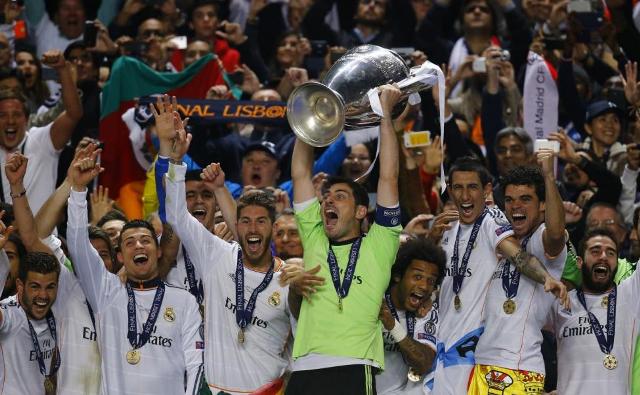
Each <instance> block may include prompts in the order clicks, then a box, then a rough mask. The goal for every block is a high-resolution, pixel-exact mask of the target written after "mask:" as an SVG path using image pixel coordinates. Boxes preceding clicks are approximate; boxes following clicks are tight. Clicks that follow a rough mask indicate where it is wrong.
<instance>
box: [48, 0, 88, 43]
mask: <svg viewBox="0 0 640 395" xmlns="http://www.w3.org/2000/svg"><path fill="white" fill-rule="evenodd" d="M53 19H54V22H55V23H56V25H58V29H60V33H62V35H63V36H65V37H67V38H70V39H76V38H78V37H80V35H81V34H82V33H84V22H85V20H86V17H85V13H84V6H83V5H82V0H60V3H59V5H58V11H57V12H56V14H55V16H54V18H53Z"/></svg>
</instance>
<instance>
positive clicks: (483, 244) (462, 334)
mask: <svg viewBox="0 0 640 395" xmlns="http://www.w3.org/2000/svg"><path fill="white" fill-rule="evenodd" d="M448 188H449V195H450V197H451V199H452V200H453V201H454V203H455V204H456V207H457V210H458V212H457V213H455V212H445V213H444V214H443V215H442V217H444V218H456V217H457V218H458V219H459V220H458V221H455V222H454V221H451V222H450V223H449V225H448V226H449V227H450V229H448V230H446V231H445V232H444V234H443V235H442V241H441V246H442V247H443V249H444V250H445V252H446V253H447V270H446V274H445V278H444V280H443V282H442V287H441V291H440V299H439V302H440V303H439V306H438V307H439V318H440V322H439V326H438V334H437V336H436V337H437V340H438V355H437V365H436V370H435V373H434V387H433V391H432V393H433V394H435V395H442V394H452V395H460V394H465V393H466V392H467V386H468V382H469V378H470V373H471V371H472V369H473V366H474V365H475V358H474V351H475V348H476V344H477V343H478V340H479V339H480V336H481V335H482V332H483V329H484V328H483V325H482V314H483V309H484V302H485V296H486V293H487V289H488V287H489V282H490V281H491V277H492V276H493V273H494V271H495V270H496V266H497V265H498V257H497V253H500V254H502V255H503V256H506V257H508V258H511V260H512V262H514V263H515V266H516V267H517V268H518V270H519V271H520V272H522V273H523V274H524V275H526V276H528V277H530V278H532V279H534V280H535V281H536V282H539V283H544V285H545V290H547V291H552V292H553V293H554V294H556V296H558V297H560V298H562V300H563V301H565V302H566V294H567V291H566V288H565V286H564V285H563V284H562V283H561V282H560V281H558V280H556V279H555V278H553V277H552V276H551V275H549V273H547V271H546V270H544V266H543V265H542V264H541V263H540V261H539V260H538V259H537V258H535V257H533V256H531V255H530V254H529V253H527V252H526V251H523V250H522V249H521V248H520V245H519V244H518V242H517V241H516V240H515V238H514V237H513V230H512V228H511V225H510V224H509V221H508V220H507V219H506V218H505V216H504V214H502V212H501V211H500V210H498V209H497V208H487V207H486V205H485V199H486V198H487V197H488V195H489V194H490V193H491V188H492V187H491V182H490V175H489V172H488V171H487V169H485V168H484V167H483V166H482V164H480V163H479V162H478V161H476V160H475V159H472V158H460V159H458V160H457V161H456V162H455V163H454V164H453V165H452V166H451V168H450V170H449V186H448ZM434 226H441V225H440V224H439V223H437V224H434Z"/></svg>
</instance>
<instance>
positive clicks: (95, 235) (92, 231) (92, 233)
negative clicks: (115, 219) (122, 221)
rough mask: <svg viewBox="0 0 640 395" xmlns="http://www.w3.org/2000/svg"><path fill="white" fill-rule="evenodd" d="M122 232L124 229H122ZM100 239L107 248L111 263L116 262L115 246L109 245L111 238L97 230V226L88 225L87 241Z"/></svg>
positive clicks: (102, 231)
mask: <svg viewBox="0 0 640 395" xmlns="http://www.w3.org/2000/svg"><path fill="white" fill-rule="evenodd" d="M123 230H124V229H123ZM96 239H100V240H102V241H104V242H105V243H107V248H108V249H109V255H110V256H111V260H112V261H114V262H115V261H116V250H115V246H114V245H113V244H111V238H110V237H109V235H108V234H107V232H105V231H104V230H102V228H98V227H97V226H93V225H89V240H96Z"/></svg>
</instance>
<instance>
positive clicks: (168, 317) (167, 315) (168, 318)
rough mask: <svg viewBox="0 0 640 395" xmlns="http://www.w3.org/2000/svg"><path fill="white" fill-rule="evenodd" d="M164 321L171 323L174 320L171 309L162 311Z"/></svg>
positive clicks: (174, 316)
mask: <svg viewBox="0 0 640 395" xmlns="http://www.w3.org/2000/svg"><path fill="white" fill-rule="evenodd" d="M164 319H165V321H168V322H173V321H175V320H176V313H175V311H173V307H167V308H166V309H164Z"/></svg>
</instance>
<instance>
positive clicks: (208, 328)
mask: <svg viewBox="0 0 640 395" xmlns="http://www.w3.org/2000/svg"><path fill="white" fill-rule="evenodd" d="M185 170H186V167H185V166H175V165H170V167H169V172H168V173H167V177H166V187H167V201H166V210H167V220H168V222H169V223H170V224H171V226H172V227H173V229H174V230H175V232H176V233H177V234H178V237H180V240H181V241H182V243H183V244H184V245H185V246H186V248H187V252H188V254H189V256H190V257H191V260H192V261H193V263H194V265H195V266H196V268H197V270H198V272H199V273H203V275H202V281H203V284H204V293H205V344H206V348H205V370H206V377H207V381H208V383H209V386H210V387H211V388H212V391H213V392H214V393H217V391H224V392H227V393H231V394H236V393H238V394H246V393H248V392H252V391H255V390H256V389H257V388H259V387H261V386H264V385H266V384H268V383H271V382H273V381H274V380H277V379H278V378H280V377H281V376H282V375H283V373H284V372H285V370H286V368H287V366H288V364H289V357H288V355H289V354H290V350H288V349H287V339H288V338H289V334H290V331H291V326H290V323H289V308H288V302H287V297H288V287H281V286H280V285H279V277H280V272H279V271H276V272H275V273H274V275H273V278H272V280H271V282H270V283H269V285H268V286H267V288H266V289H265V290H264V291H262V292H261V293H260V294H259V295H258V297H257V300H256V307H255V310H254V312H253V318H252V320H251V323H250V324H249V325H248V326H247V327H246V328H245V332H244V337H245V341H244V343H242V344H240V343H239V342H238V340H237V339H238V331H239V327H238V324H237V323H236V315H235V311H236V300H235V294H236V292H235V283H236V279H235V276H236V266H237V259H238V253H239V251H240V247H239V245H238V244H237V243H231V244H230V243H227V242H226V241H224V240H222V239H220V238H218V237H217V236H215V235H213V234H212V233H211V232H209V230H207V229H206V228H205V227H204V226H203V225H202V224H201V223H200V222H198V220H196V219H195V218H194V217H192V216H191V215H189V213H188V211H187V206H186V202H185V191H184V188H185V187H184V173H185ZM172 173H173V174H172ZM280 264H281V261H280V260H278V259H276V266H280ZM264 276H265V273H259V272H254V271H252V270H250V269H247V268H246V267H244V285H245V291H244V298H245V303H246V302H247V301H248V300H249V297H250V296H251V293H252V292H253V290H254V289H255V288H256V287H257V286H258V285H259V284H260V283H261V282H262V280H263V278H264Z"/></svg>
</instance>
